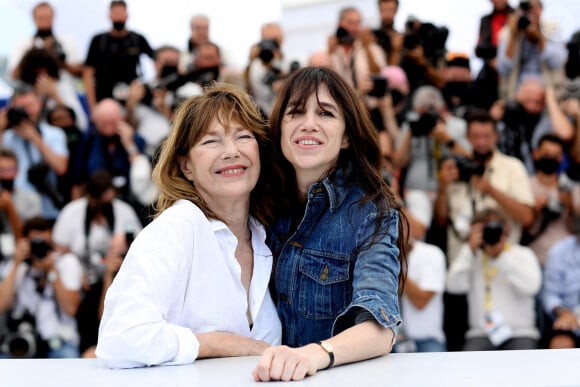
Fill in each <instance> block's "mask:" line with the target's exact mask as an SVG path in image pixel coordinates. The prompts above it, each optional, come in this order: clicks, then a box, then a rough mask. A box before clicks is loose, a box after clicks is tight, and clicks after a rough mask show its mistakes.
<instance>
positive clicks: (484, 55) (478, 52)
mask: <svg viewBox="0 0 580 387" xmlns="http://www.w3.org/2000/svg"><path fill="white" fill-rule="evenodd" d="M475 56H476V57H478V58H479V59H483V60H491V59H493V58H495V57H496V56H497V48H496V47H495V46H493V45H491V44H490V45H487V44H480V45H478V46H477V47H475Z"/></svg>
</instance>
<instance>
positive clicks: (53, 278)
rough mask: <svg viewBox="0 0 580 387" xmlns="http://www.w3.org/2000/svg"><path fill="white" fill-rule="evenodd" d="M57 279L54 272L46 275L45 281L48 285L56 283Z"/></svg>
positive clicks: (56, 274)
mask: <svg viewBox="0 0 580 387" xmlns="http://www.w3.org/2000/svg"><path fill="white" fill-rule="evenodd" d="M57 278H58V273H57V272H56V271H55V270H53V271H49V272H48V274H47V275H46V279H47V280H48V282H50V283H52V282H54V281H56V279H57Z"/></svg>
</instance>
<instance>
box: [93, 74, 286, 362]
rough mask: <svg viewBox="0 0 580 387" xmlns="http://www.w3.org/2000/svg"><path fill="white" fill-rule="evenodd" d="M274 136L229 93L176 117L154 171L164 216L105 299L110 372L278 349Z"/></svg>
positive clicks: (195, 103) (100, 351)
mask: <svg viewBox="0 0 580 387" xmlns="http://www.w3.org/2000/svg"><path fill="white" fill-rule="evenodd" d="M266 133H267V127H266V125H265V122H264V121H263V120H262V119H261V116H260V113H259V111H258V109H257V108H256V106H255V105H254V104H253V103H252V102H251V100H250V98H249V97H248V95H247V94H245V93H244V92H243V91H240V90H238V89H235V88H234V87H232V86H226V85H217V86H214V87H212V88H210V89H208V90H206V92H205V93H204V94H203V95H201V96H197V97H193V98H191V99H189V100H187V101H185V102H184V103H183V104H182V106H181V107H180V108H179V111H178V113H177V116H176V118H175V121H174V124H173V128H172V131H171V133H170V135H169V137H168V139H167V140H166V142H165V144H164V145H163V148H162V151H161V155H160V158H159V162H158V164H157V165H156V167H155V169H154V171H153V177H154V180H155V182H156V183H157V185H158V187H159V199H158V201H157V216H156V218H155V219H154V220H153V222H152V223H151V224H149V225H148V226H147V227H146V228H145V229H144V230H143V231H142V232H141V233H139V234H138V235H137V237H136V239H135V241H134V242H133V244H132V245H131V248H130V249H129V252H128V254H127V256H126V258H125V261H124V263H123V265H122V267H121V270H120V271H119V274H118V275H117V277H116V278H115V280H114V281H113V284H112V285H111V287H110V289H109V291H108V294H107V296H106V299H105V309H104V315H103V320H102V323H101V327H100V333H99V342H98V345H97V351H96V354H97V356H98V357H100V358H104V359H107V360H109V365H110V366H112V367H135V366H148V365H164V364H186V363H191V362H193V361H194V360H195V359H197V358H202V357H219V356H244V355H260V354H262V352H263V351H264V349H265V348H267V347H268V346H269V345H276V344H279V343H280V339H281V328H280V322H279V320H278V317H277V315H276V309H275V306H274V304H273V302H272V299H271V297H270V293H269V291H268V281H269V278H270V271H271V267H272V254H271V252H270V250H269V249H268V247H267V246H266V244H265V238H266V234H265V231H264V227H263V225H262V224H266V225H268V224H269V222H270V221H271V213H269V208H270V207H271V200H270V198H269V195H268V194H267V189H266V188H267V187H268V184H267V183H266V182H267V181H269V175H270V171H269V168H270V166H269V163H265V162H261V160H268V158H269V152H268V150H269V149H270V146H269V142H268V139H267V136H266ZM261 180H264V181H263V182H261V183H260V184H258V185H257V183H258V181H261Z"/></svg>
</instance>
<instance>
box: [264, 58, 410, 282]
mask: <svg viewBox="0 0 580 387" xmlns="http://www.w3.org/2000/svg"><path fill="white" fill-rule="evenodd" d="M320 86H326V88H327V89H328V92H329V93H330V96H331V97H332V98H333V99H334V101H335V102H336V103H337V105H338V107H339V109H340V110H341V111H342V114H343V115H344V121H345V133H346V136H347V137H348V140H349V147H348V148H346V149H342V150H341V151H340V154H339V157H338V161H337V164H336V166H335V167H334V168H333V169H332V170H330V171H329V172H328V176H322V177H321V179H323V178H325V177H328V178H330V179H331V180H332V179H334V178H335V176H336V173H337V171H339V170H340V171H341V173H342V174H343V175H344V176H345V177H346V181H347V184H348V185H350V186H354V185H358V186H360V187H361V188H362V190H363V192H364V193H365V195H364V197H363V199H362V200H361V202H368V201H372V202H373V203H374V204H375V205H376V206H377V208H378V210H379V212H380V214H381V215H380V216H379V217H377V221H376V227H375V232H374V236H373V238H372V240H371V242H370V243H371V244H372V243H373V242H374V241H375V240H376V238H377V237H378V236H380V235H381V234H384V232H386V231H385V230H382V229H381V228H382V227H381V226H382V221H383V219H384V218H385V217H390V214H389V210H390V209H395V210H396V211H398V213H399V223H398V228H399V237H398V239H397V247H398V248H399V251H400V254H399V262H400V264H401V270H400V273H399V292H402V290H403V286H404V281H405V278H406V272H407V239H408V235H409V232H408V229H409V226H408V222H407V218H406V217H405V215H404V214H403V212H402V211H401V210H400V209H401V206H400V204H399V203H398V202H397V201H396V200H395V196H394V195H393V193H392V191H391V190H390V188H389V187H388V185H387V184H386V183H385V181H384V180H383V177H382V175H381V165H382V155H381V151H380V148H379V142H378V134H377V131H376V129H375V127H374V125H373V123H372V121H371V119H370V116H369V113H368V111H367V109H366V108H365V106H364V105H363V103H362V99H361V98H360V97H359V95H358V94H357V93H356V92H355V91H354V89H353V88H351V87H350V86H349V85H348V84H347V83H346V82H345V81H344V80H343V79H342V78H341V76H340V75H338V74H337V73H336V72H334V71H333V70H330V69H327V68H322V67H305V68H302V69H300V70H298V71H296V72H295V73H293V74H292V75H291V76H290V77H289V78H288V79H287V81H286V82H285V84H284V86H283V87H282V89H281V90H280V92H279V93H278V98H277V100H276V103H275V104H274V108H273V110H272V114H271V116H270V132H271V136H272V142H273V143H274V147H275V149H276V156H277V159H276V160H277V162H278V163H279V164H280V167H281V169H282V181H281V183H280V189H281V190H282V191H283V192H282V194H281V195H280V196H281V197H282V198H283V200H279V201H277V202H276V203H275V204H276V208H275V212H276V216H292V215H294V214H297V213H302V212H303V209H302V208H301V207H300V199H299V196H298V189H297V183H296V173H295V171H294V168H293V166H292V164H290V162H288V161H287V160H286V159H285V158H284V157H283V156H282V148H281V128H282V121H283V119H284V114H285V112H286V109H287V107H288V106H289V105H292V106H297V107H298V108H304V106H305V104H306V102H307V101H308V98H309V97H310V96H311V95H313V94H314V95H316V96H317V98H318V90H319V88H320Z"/></svg>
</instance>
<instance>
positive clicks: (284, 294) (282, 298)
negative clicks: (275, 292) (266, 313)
mask: <svg viewBox="0 0 580 387" xmlns="http://www.w3.org/2000/svg"><path fill="white" fill-rule="evenodd" d="M280 301H283V302H288V296H287V295H286V293H282V294H280Z"/></svg>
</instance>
